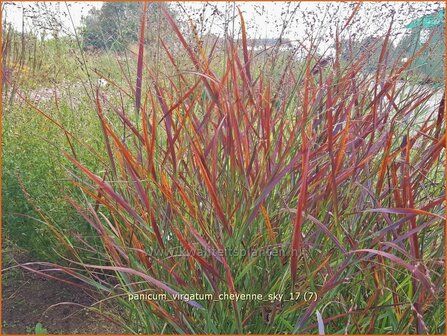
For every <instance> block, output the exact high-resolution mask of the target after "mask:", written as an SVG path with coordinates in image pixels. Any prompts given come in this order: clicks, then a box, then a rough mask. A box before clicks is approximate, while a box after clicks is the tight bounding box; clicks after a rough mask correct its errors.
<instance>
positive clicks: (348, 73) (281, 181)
mask: <svg viewBox="0 0 447 336" xmlns="http://www.w3.org/2000/svg"><path fill="white" fill-rule="evenodd" d="M145 6H146V5H145ZM145 9H146V7H145ZM355 13H356V10H354V12H353V14H352V16H351V17H350V18H349V19H348V21H347V22H345V26H347V25H349V22H350V20H351V19H352V17H353V16H354V15H355ZM163 14H164V15H165V17H166V19H167V21H168V22H169V24H170V25H171V27H172V30H173V31H174V32H175V34H176V36H177V38H178V41H179V43H180V44H181V47H182V49H181V51H177V52H174V51H173V50H171V49H170V48H169V46H167V45H165V44H164V43H163V41H160V45H161V50H162V52H163V53H164V56H163V59H164V61H163V62H162V63H161V64H157V66H154V65H153V64H152V63H150V62H147V63H146V62H145V61H144V50H145V45H144V33H145V29H144V26H145V25H144V22H145V14H143V17H142V25H141V30H140V44H139V51H138V57H137V67H136V77H135V78H134V79H133V80H132V81H128V83H127V84H120V83H115V84H116V85H115V84H114V85H113V90H114V91H112V92H115V95H111V94H110V93H108V94H107V93H105V92H103V90H101V89H99V88H98V89H97V90H96V91H95V92H94V101H95V108H96V114H97V118H98V120H99V122H100V130H101V132H102V137H103V146H102V147H100V148H90V147H88V152H89V153H90V155H92V156H94V158H95V162H97V163H98V166H96V167H94V166H93V165H91V164H89V163H88V161H87V159H86V158H85V157H84V158H81V157H79V156H78V154H77V149H75V148H74V147H73V146H72V147H67V150H66V151H65V152H63V153H62V154H63V155H64V157H65V158H66V159H67V160H68V161H69V162H70V164H69V165H66V166H65V168H66V170H67V172H68V174H69V176H70V177H71V179H72V182H73V184H74V186H75V187H76V188H78V190H79V192H80V195H79V194H78V195H75V196H73V195H67V200H68V201H69V203H70V204H71V205H72V207H73V208H74V209H75V210H76V211H77V212H78V213H79V215H80V216H81V217H82V218H83V220H84V221H86V222H87V223H88V224H89V225H90V226H91V228H92V232H93V235H94V238H93V240H92V238H91V237H86V234H85V233H84V232H82V231H77V230H76V228H73V229H71V230H70V234H67V233H63V232H61V231H60V230H59V229H58V227H56V226H54V225H53V224H52V223H50V222H49V221H48V225H49V227H50V228H51V231H52V232H53V239H55V240H57V241H58V242H59V243H60V244H61V245H63V246H65V253H64V255H63V258H65V259H66V261H67V263H65V264H64V265H59V266H58V265H55V264H50V263H46V262H41V263H30V264H24V265H22V267H25V268H27V269H32V270H34V271H35V272H38V273H41V274H47V275H51V276H53V277H56V278H57V277H59V276H60V275H58V274H59V273H60V272H64V273H66V274H69V275H71V276H73V277H74V278H77V279H78V280H82V282H83V284H79V283H75V284H76V285H77V286H81V287H84V288H85V289H86V290H90V291H100V293H102V295H103V298H102V300H113V301H115V302H116V303H118V304H119V305H120V306H121V307H122V311H121V312H120V314H119V315H118V314H113V312H100V313H101V314H104V315H105V316H107V317H108V318H109V319H110V320H111V321H113V322H114V323H117V324H120V325H122V326H123V327H124V328H125V329H126V330H127V331H129V332H132V333H188V334H191V333H201V334H204V333H216V334H220V333H254V334H266V333H272V334H273V333H275V334H276V333H317V332H320V333H321V332H323V331H325V332H326V333H354V334H362V333H444V332H445V319H444V311H445V305H444V294H445V271H444V266H445V264H444V245H445V235H444V226H445V216H444V213H445V203H444V199H445V189H444V176H445V167H444V160H445V143H446V137H445V119H444V117H445V108H444V98H442V99H440V97H443V95H444V93H443V92H442V91H439V90H435V89H432V88H427V87H422V86H415V85H414V84H409V83H408V82H406V81H402V80H401V78H402V77H403V75H404V74H405V73H406V71H407V69H408V68H409V67H410V65H411V64H412V62H413V61H414V60H415V59H416V58H417V57H418V55H420V54H421V53H422V52H423V51H424V50H425V48H426V46H427V44H424V45H423V46H422V48H421V49H419V50H418V51H416V52H415V55H414V57H413V58H411V59H408V60H406V61H405V62H400V61H398V60H396V61H393V62H389V60H388V58H387V48H388V45H389V36H390V31H391V27H390V29H389V31H388V33H387V34H386V36H385V38H384V41H383V42H381V43H380V44H379V45H375V46H374V47H375V48H379V50H380V56H379V59H378V60H377V62H378V66H377V69H376V71H375V72H374V73H367V72H366V71H364V67H365V66H366V64H368V62H369V55H370V53H369V51H368V50H366V51H364V52H363V53H361V54H360V55H358V56H357V57H356V58H352V59H351V60H349V62H341V60H340V57H339V55H340V48H341V46H340V43H338V42H337V43H336V48H335V49H336V50H335V56H334V58H333V59H332V60H331V61H330V62H328V63H327V64H326V65H324V66H323V63H322V62H321V60H322V58H321V56H319V54H318V52H317V49H318V45H316V44H315V40H313V39H310V43H309V45H307V46H304V45H302V46H300V48H301V50H303V51H304V52H303V53H304V55H305V56H304V57H303V58H300V59H297V58H296V57H294V55H291V56H290V57H289V59H288V61H287V62H282V66H281V67H279V68H278V67H274V66H272V65H275V59H276V58H275V57H277V54H276V55H275V54H274V53H273V54H271V56H269V57H268V58H267V59H265V58H263V57H259V58H258V57H257V56H256V55H255V53H254V51H253V49H252V48H251V47H250V45H249V44H248V43H247V36H246V33H245V23H244V19H243V16H242V14H240V13H239V14H240V15H239V19H240V22H241V26H242V35H241V39H240V40H238V41H235V40H231V39H226V40H224V41H222V40H216V41H215V43H214V44H212V45H209V47H208V48H205V47H202V46H201V44H200V43H197V44H196V43H194V42H191V40H190V39H188V38H186V37H185V35H184V33H183V32H182V30H181V29H179V28H178V26H177V24H176V22H175V20H174V19H173V18H172V17H171V16H170V14H169V13H168V12H167V11H166V10H164V11H163ZM341 28H342V29H343V27H341ZM339 33H340V31H337V35H336V36H335V40H336V41H339ZM196 38H197V39H198V37H197V36H196ZM427 43H428V42H427ZM178 52H180V53H183V55H187V57H188V58H189V63H188V65H187V66H185V65H184V64H182V66H179V64H178V62H177V53H178ZM260 59H262V60H263V61H264V62H266V63H262V64H260V63H259V62H260ZM273 71H274V73H275V76H273V75H272V74H273ZM134 83H136V84H134ZM121 98H122V99H121ZM129 102H131V103H132V104H129ZM433 102H435V103H433ZM35 109H36V110H37V111H38V112H39V113H40V114H41V115H43V116H45V117H46V119H47V120H48V121H49V122H50V123H53V124H54V125H56V126H57V127H58V128H59V129H60V130H62V131H63V132H64V134H65V135H66V137H67V139H69V141H68V142H69V143H75V142H78V141H79V143H84V144H85V146H88V143H86V141H84V140H85V139H81V138H79V136H78V134H77V132H76V131H67V129H66V127H65V126H64V125H63V124H62V123H59V122H58V121H57V120H55V119H54V118H52V117H51V115H49V114H48V113H46V112H45V111H44V110H42V109H39V108H37V107H35ZM43 220H44V221H45V218H44V219H43ZM65 281H67V280H65Z"/></svg>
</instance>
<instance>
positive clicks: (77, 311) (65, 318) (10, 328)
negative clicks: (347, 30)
mask: <svg viewBox="0 0 447 336" xmlns="http://www.w3.org/2000/svg"><path fill="white" fill-rule="evenodd" d="M5 253H7V254H11V250H10V249H8V250H7V251H6V252H5V250H4V251H3V253H2V254H3V261H5V259H6V260H7V261H8V264H9V265H5V264H4V267H8V266H10V265H11V264H12V263H14V264H15V263H17V262H18V263H20V262H26V261H29V260H26V258H27V254H26V252H23V251H21V252H20V253H19V255H17V254H18V253H17V250H16V249H15V250H14V253H13V254H15V256H14V258H13V259H11V256H10V255H7V256H6V255H5ZM95 302H96V300H95V298H93V297H91V296H90V295H89V294H87V293H85V292H84V291H82V290H80V289H79V288H77V287H74V286H71V285H69V284H66V283H63V282H61V281H57V280H52V279H48V278H46V277H42V276H40V275H37V274H34V273H32V272H30V271H26V270H24V269H21V268H13V269H10V270H7V271H4V272H2V330H1V334H35V327H36V324H37V323H41V325H42V326H43V327H44V328H45V329H46V330H47V332H48V333H49V334H122V333H123V332H124V330H122V328H121V327H119V326H117V325H116V324H114V323H112V322H111V321H109V320H108V319H106V318H105V317H103V316H102V315H100V314H97V313H95V312H92V311H89V310H88V309H85V308H84V307H90V306H91V305H92V304H94V303H95ZM106 309H107V308H106Z"/></svg>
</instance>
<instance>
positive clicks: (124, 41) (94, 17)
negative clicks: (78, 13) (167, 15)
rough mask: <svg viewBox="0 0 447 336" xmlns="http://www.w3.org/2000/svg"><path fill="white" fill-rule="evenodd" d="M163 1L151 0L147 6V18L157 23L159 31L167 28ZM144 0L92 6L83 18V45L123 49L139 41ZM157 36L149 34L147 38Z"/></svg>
mask: <svg viewBox="0 0 447 336" xmlns="http://www.w3.org/2000/svg"><path fill="white" fill-rule="evenodd" d="M162 5H163V4H161V3H158V2H151V3H150V4H149V7H148V15H147V18H148V22H149V23H150V24H154V23H155V24H157V34H158V35H160V34H161V33H162V32H163V31H165V30H166V27H167V24H166V21H165V19H164V18H162V15H161V11H160V9H161V8H160V7H161V6H162ZM142 8H143V6H142V2H104V5H103V6H102V7H101V8H100V9H95V8H93V9H91V10H90V11H89V14H88V15H87V16H86V17H84V18H83V27H82V37H83V41H84V47H86V48H93V49H109V50H116V51H122V50H124V49H125V48H127V47H128V46H129V45H130V44H132V43H135V42H137V41H138V32H139V29H140V19H141V14H142ZM151 39H152V40H153V39H154V36H153V34H146V42H149V41H150V40H151Z"/></svg>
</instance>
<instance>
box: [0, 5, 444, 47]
mask: <svg viewBox="0 0 447 336" xmlns="http://www.w3.org/2000/svg"><path fill="white" fill-rule="evenodd" d="M2 6H3V8H4V11H3V19H6V21H7V22H9V23H11V24H13V26H14V27H15V28H16V29H17V30H21V27H22V19H23V13H24V12H25V13H31V11H30V7H33V8H34V9H36V8H37V10H38V13H40V14H39V15H38V16H39V17H38V18H37V19H36V18H35V19H34V21H35V20H41V21H44V20H45V17H46V15H47V13H49V12H52V13H56V14H57V15H56V17H57V18H60V21H61V22H62V24H63V26H64V29H65V31H67V32H69V31H71V32H72V31H73V24H74V26H75V27H78V26H79V25H80V23H81V17H82V16H83V15H87V13H88V11H89V10H90V9H91V8H92V7H96V8H99V7H101V6H102V2H99V1H98V2H72V1H70V2H34V3H33V2H7V3H3V4H2ZM171 6H172V7H173V8H176V9H177V10H178V12H179V13H180V14H185V13H186V14H188V15H190V17H191V18H192V19H193V21H194V22H196V24H197V25H198V28H199V29H201V30H202V31H203V32H204V33H207V32H212V33H215V34H218V35H221V34H222V32H223V29H224V27H225V22H226V21H228V19H230V18H231V16H232V14H233V12H234V13H235V15H237V7H239V8H240V9H241V11H242V12H243V13H244V18H245V21H246V25H247V32H248V35H249V37H251V38H259V37H262V38H277V37H278V36H279V35H280V34H281V32H282V30H283V25H282V24H283V22H289V24H288V27H287V29H285V30H284V31H283V37H286V38H289V39H291V40H294V39H303V38H306V35H307V34H308V33H309V32H308V31H306V29H308V27H309V25H311V23H312V21H313V20H314V21H315V26H316V27H320V28H322V29H323V30H325V33H326V34H329V35H330V34H333V32H332V31H330V28H331V26H332V27H333V26H335V24H334V21H336V20H338V21H340V20H341V21H344V20H346V19H347V18H348V17H349V14H350V13H351V12H352V8H353V7H354V6H355V4H354V3H347V2H344V3H341V2H333V3H327V2H326V3H322V2H302V3H300V4H298V3H296V2H291V3H290V2H289V3H287V2H236V3H225V2H214V3H213V2H207V3H205V2H195V3H194V2H179V3H172V4H171ZM297 6H298V7H297ZM439 8H445V4H444V3H442V2H425V3H422V2H421V3H411V4H410V3H406V2H383V3H378V2H370V3H368V2H367V3H363V4H362V6H361V9H360V11H359V13H358V15H357V16H356V17H357V19H358V21H357V22H356V25H357V27H356V28H355V29H353V31H354V32H355V30H356V29H357V30H358V31H359V33H362V34H365V33H366V34H373V33H379V34H380V33H384V31H385V30H386V29H387V27H388V22H389V21H390V18H391V15H390V13H391V12H392V11H394V12H395V13H396V14H395V21H396V24H395V27H402V26H403V25H405V24H407V23H409V22H410V21H411V20H412V19H414V18H415V17H418V16H420V15H422V14H426V13H431V12H434V11H435V10H437V9H439ZM201 13H204V14H203V15H202V16H201ZM212 13H214V14H215V15H211V14H212ZM225 13H226V14H225ZM25 16H26V15H25ZM48 16H50V15H48ZM70 17H71V18H70ZM201 17H202V18H203V19H202V20H201ZM206 18H209V19H208V20H206ZM205 20H206V21H205ZM32 22H33V20H32V19H30V18H27V19H25V26H26V29H27V30H29V29H31V28H32V26H33V25H32ZM234 22H235V23H234V28H233V23H231V24H230V25H231V26H229V27H227V29H228V30H229V31H232V29H234V31H235V34H238V32H239V29H240V25H239V22H240V21H239V18H238V17H237V18H236V20H235V21H234ZM306 22H307V24H306ZM306 27H307V28H306ZM362 29H363V30H364V31H361V30H362ZM396 31H397V32H399V29H396ZM400 31H401V32H402V29H400ZM313 33H315V32H314V31H313Z"/></svg>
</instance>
